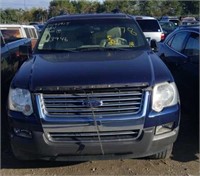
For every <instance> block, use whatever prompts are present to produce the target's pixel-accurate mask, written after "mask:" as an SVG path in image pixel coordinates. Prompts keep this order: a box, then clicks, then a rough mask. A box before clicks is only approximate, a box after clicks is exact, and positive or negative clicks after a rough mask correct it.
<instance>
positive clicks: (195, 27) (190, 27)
mask: <svg viewBox="0 0 200 176" xmlns="http://www.w3.org/2000/svg"><path fill="white" fill-rule="evenodd" d="M177 30H193V31H196V32H199V31H200V26H199V25H182V26H179V27H178V28H177V29H176V31H177Z"/></svg>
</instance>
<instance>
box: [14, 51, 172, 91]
mask: <svg viewBox="0 0 200 176" xmlns="http://www.w3.org/2000/svg"><path fill="white" fill-rule="evenodd" d="M161 62H162V61H161V60H160V59H159V58H158V57H157V56H156V55H155V54H154V53H152V52H145V51H109V52H95V51H93V52H77V53H59V54H58V53H54V54H52V53H51V54H35V55H34V56H33V58H32V59H31V60H29V61H27V62H26V63H24V64H23V65H22V67H21V68H20V70H19V72H18V73H17V75H16V77H15V81H14V87H21V88H28V89H29V90H31V91H38V90H42V89H44V88H45V89H47V88H50V87H57V88H59V87H65V86H87V85H90V86H91V85H102V84H104V85H107V84H126V83H136V84H137V83H139V84H140V83H142V84H143V83H145V84H148V85H152V84H154V82H155V74H158V76H157V77H159V79H161V80H162V79H164V80H166V79H169V73H165V72H168V69H166V66H165V65H164V64H163V63H162V64H160V63H161ZM162 65H163V66H162ZM163 68H164V69H163ZM156 70H157V71H156ZM157 72H158V73H157ZM159 72H161V73H159Z"/></svg>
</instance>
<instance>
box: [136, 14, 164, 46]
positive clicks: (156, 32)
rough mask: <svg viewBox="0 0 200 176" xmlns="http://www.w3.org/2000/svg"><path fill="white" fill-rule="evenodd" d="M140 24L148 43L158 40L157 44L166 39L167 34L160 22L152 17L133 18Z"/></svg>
mask: <svg viewBox="0 0 200 176" xmlns="http://www.w3.org/2000/svg"><path fill="white" fill-rule="evenodd" d="M133 17H134V19H135V20H136V21H137V22H138V24H139V26H140V28H141V29H142V31H143V33H144V35H145V37H146V39H147V41H148V42H150V41H151V40H153V39H154V40H156V41H157V42H160V41H163V40H164V39H165V34H164V32H163V30H162V27H161V26H160V24H159V22H158V20H157V19H156V18H154V17H150V16H133Z"/></svg>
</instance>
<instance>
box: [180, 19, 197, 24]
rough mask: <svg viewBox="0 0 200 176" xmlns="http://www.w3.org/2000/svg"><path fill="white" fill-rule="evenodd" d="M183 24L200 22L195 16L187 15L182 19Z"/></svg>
mask: <svg viewBox="0 0 200 176" xmlns="http://www.w3.org/2000/svg"><path fill="white" fill-rule="evenodd" d="M181 21H182V25H199V24H200V22H199V21H197V20H196V18H195V17H185V18H183V19H182V20H181Z"/></svg>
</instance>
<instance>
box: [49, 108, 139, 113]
mask: <svg viewBox="0 0 200 176" xmlns="http://www.w3.org/2000/svg"><path fill="white" fill-rule="evenodd" d="M133 109H138V108H137V107H131V108H117V109H116V108H115V109H103V108H98V109H96V108H93V111H94V112H102V111H106V112H109V111H116V110H117V111H125V110H133ZM47 111H48V112H50V113H51V112H55V111H56V112H66V108H65V109H61V108H59V109H56V108H55V109H53V108H51V109H49V110H48V108H47ZM77 111H78V112H79V113H81V112H91V111H92V110H91V109H90V108H89V109H88V108H87V109H81V108H76V110H67V112H68V113H76V112H77Z"/></svg>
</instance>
